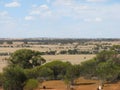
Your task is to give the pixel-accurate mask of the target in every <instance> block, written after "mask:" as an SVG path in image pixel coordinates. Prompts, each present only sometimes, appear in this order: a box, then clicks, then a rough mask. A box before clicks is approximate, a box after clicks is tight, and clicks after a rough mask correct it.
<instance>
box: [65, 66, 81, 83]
mask: <svg viewBox="0 0 120 90" xmlns="http://www.w3.org/2000/svg"><path fill="white" fill-rule="evenodd" d="M80 72H81V69H80V65H71V66H69V68H68V69H67V72H66V75H65V81H68V82H70V84H72V85H73V84H74V80H75V79H76V78H78V77H80Z"/></svg>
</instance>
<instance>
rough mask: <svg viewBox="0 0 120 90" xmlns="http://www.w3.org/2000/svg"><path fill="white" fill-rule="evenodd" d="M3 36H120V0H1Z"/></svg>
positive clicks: (0, 25)
mask: <svg viewBox="0 0 120 90" xmlns="http://www.w3.org/2000/svg"><path fill="white" fill-rule="evenodd" d="M0 30H1V33H0V38H30V37H32V38H34V37H51V38H52V37H53V38H120V0H0Z"/></svg>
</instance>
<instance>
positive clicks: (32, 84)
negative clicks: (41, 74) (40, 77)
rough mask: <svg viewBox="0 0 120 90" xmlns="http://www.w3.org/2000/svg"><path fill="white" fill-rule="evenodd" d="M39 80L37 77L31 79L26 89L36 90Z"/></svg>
mask: <svg viewBox="0 0 120 90" xmlns="http://www.w3.org/2000/svg"><path fill="white" fill-rule="evenodd" d="M38 84H39V83H38V81H37V80H35V79H29V80H28V81H27V82H26V84H25V86H24V90H34V89H35V88H37V87H38Z"/></svg>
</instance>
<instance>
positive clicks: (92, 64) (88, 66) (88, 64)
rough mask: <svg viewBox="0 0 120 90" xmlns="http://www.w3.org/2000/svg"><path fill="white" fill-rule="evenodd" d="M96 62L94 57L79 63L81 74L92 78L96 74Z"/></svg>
mask: <svg viewBox="0 0 120 90" xmlns="http://www.w3.org/2000/svg"><path fill="white" fill-rule="evenodd" d="M96 66H97V62H96V60H95V59H91V60H88V61H85V62H82V63H81V75H82V76H83V77H85V78H92V77H93V76H96Z"/></svg>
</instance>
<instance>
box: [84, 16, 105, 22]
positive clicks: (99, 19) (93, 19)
mask: <svg viewBox="0 0 120 90" xmlns="http://www.w3.org/2000/svg"><path fill="white" fill-rule="evenodd" d="M102 21H103V20H102V18H100V17H96V18H85V19H84V22H102Z"/></svg>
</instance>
